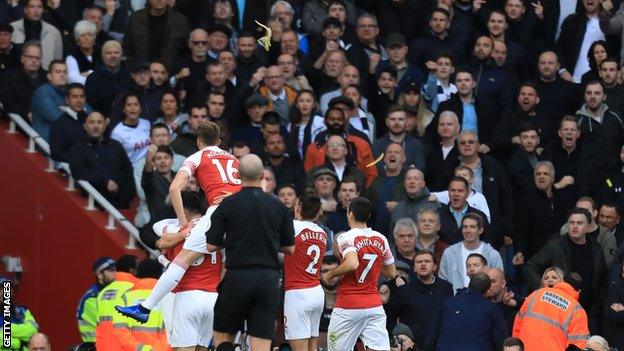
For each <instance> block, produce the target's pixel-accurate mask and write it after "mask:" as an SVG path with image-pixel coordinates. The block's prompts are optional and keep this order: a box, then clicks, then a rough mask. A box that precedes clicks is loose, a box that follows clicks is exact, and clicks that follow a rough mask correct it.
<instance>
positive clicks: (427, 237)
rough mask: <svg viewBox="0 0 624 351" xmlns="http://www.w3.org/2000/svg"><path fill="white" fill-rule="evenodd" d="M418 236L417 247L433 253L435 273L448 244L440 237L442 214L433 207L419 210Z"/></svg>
mask: <svg viewBox="0 0 624 351" xmlns="http://www.w3.org/2000/svg"><path fill="white" fill-rule="evenodd" d="M416 228H417V229H418V231H417V232H418V236H417V237H416V249H418V250H420V251H422V250H426V251H429V252H431V254H432V255H433V263H434V264H435V273H436V274H438V270H439V269H440V260H441V259H442V254H443V253H444V250H446V248H447V247H448V244H447V243H445V242H444V241H442V240H441V239H440V236H439V230H440V215H439V214H438V212H437V211H436V210H435V209H433V208H428V207H425V208H423V209H422V210H420V212H418V220H417V221H416Z"/></svg>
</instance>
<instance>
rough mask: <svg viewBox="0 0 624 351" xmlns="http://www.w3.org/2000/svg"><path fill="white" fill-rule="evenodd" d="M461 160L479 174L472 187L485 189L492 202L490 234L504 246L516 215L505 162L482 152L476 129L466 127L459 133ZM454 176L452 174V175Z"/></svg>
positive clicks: (494, 241)
mask: <svg viewBox="0 0 624 351" xmlns="http://www.w3.org/2000/svg"><path fill="white" fill-rule="evenodd" d="M458 144H459V154H460V157H459V161H458V164H456V165H455V166H454V167H453V168H451V169H455V168H457V166H459V165H460V164H462V165H464V166H468V167H470V168H471V169H472V170H473V172H474V175H475V181H474V183H473V184H472V189H473V190H475V191H477V192H481V193H483V195H484V196H485V198H486V200H487V203H488V205H489V206H490V218H491V219H492V220H491V225H490V228H488V230H487V238H488V241H489V243H490V244H491V245H492V246H493V247H500V246H501V245H502V243H503V235H508V234H507V233H509V231H510V229H511V227H510V226H511V222H512V215H513V191H512V189H511V184H510V183H509V179H508V178H507V175H506V174H505V170H504V168H503V166H501V164H500V163H498V161H496V160H495V159H494V158H493V157H492V156H488V155H483V154H480V153H479V152H478V150H479V138H478V137H477V135H476V133H475V132H473V131H463V132H461V133H460V134H459V137H458ZM448 177H449V178H450V175H448Z"/></svg>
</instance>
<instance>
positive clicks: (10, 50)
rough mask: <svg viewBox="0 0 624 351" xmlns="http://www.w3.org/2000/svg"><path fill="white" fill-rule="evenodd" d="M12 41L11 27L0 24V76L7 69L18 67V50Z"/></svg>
mask: <svg viewBox="0 0 624 351" xmlns="http://www.w3.org/2000/svg"><path fill="white" fill-rule="evenodd" d="M12 39H13V27H12V26H11V25H10V24H7V23H2V24H0V76H1V75H2V73H4V72H6V70H7V69H9V68H15V67H19V48H18V47H17V45H15V44H14V43H13V41H12Z"/></svg>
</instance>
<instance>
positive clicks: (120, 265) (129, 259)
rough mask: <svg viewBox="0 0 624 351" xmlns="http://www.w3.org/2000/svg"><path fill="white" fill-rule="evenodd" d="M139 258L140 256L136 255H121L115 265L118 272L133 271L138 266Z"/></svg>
mask: <svg viewBox="0 0 624 351" xmlns="http://www.w3.org/2000/svg"><path fill="white" fill-rule="evenodd" d="M137 260H138V257H136V256H135V255H123V256H121V257H119V259H118V260H117V263H116V264H115V267H116V268H117V271H118V272H126V273H131V270H133V269H136V268H137Z"/></svg>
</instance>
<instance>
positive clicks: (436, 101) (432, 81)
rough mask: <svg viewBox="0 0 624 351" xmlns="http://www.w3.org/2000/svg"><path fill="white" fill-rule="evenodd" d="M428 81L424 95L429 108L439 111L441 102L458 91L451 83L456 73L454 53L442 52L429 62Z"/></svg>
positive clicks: (423, 91)
mask: <svg viewBox="0 0 624 351" xmlns="http://www.w3.org/2000/svg"><path fill="white" fill-rule="evenodd" d="M427 69H428V70H429V74H428V75H427V81H426V82H425V83H424V84H423V86H422V95H423V97H424V98H425V100H426V101H427V104H428V106H429V109H430V110H431V111H433V112H436V111H438V106H440V103H442V102H444V101H446V100H448V99H450V98H451V95H453V94H456V93H457V87H456V86H455V84H453V83H451V76H452V75H453V73H455V65H454V62H453V54H451V53H449V52H441V53H439V54H438V56H437V57H436V59H435V61H433V60H432V61H428V62H427Z"/></svg>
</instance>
